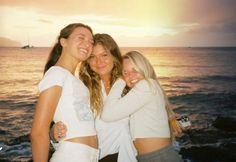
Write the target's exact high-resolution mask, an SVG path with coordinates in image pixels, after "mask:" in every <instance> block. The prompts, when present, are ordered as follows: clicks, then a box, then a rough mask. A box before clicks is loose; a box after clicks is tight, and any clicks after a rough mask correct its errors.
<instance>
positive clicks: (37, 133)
mask: <svg viewBox="0 0 236 162" xmlns="http://www.w3.org/2000/svg"><path fill="white" fill-rule="evenodd" d="M48 136H49V135H48V133H47V132H46V131H43V130H41V129H34V128H33V129H31V132H30V140H31V141H36V140H38V139H40V138H44V139H45V138H49V137H48Z"/></svg>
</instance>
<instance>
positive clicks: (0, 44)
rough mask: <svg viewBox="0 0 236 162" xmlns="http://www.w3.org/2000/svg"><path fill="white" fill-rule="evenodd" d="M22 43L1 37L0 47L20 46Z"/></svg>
mask: <svg viewBox="0 0 236 162" xmlns="http://www.w3.org/2000/svg"><path fill="white" fill-rule="evenodd" d="M20 46H21V44H20V43H19V42H17V41H14V40H11V39H8V38H4V37H0V47H20Z"/></svg>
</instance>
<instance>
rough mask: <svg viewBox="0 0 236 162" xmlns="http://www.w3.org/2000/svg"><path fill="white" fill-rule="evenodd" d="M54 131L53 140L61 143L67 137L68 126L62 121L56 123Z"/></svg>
mask: <svg viewBox="0 0 236 162" xmlns="http://www.w3.org/2000/svg"><path fill="white" fill-rule="evenodd" d="M52 129H53V138H54V139H55V140H56V141H60V140H61V139H63V138H65V137H66V132H67V128H66V125H65V124H64V123H62V122H61V121H59V122H57V123H55V124H54V125H53V128H52Z"/></svg>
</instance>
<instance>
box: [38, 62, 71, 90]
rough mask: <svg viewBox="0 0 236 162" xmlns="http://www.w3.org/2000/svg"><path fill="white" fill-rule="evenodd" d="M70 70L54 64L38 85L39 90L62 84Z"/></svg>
mask: <svg viewBox="0 0 236 162" xmlns="http://www.w3.org/2000/svg"><path fill="white" fill-rule="evenodd" d="M68 74H69V72H68V71H67V70H66V69H63V68H61V67H57V66H53V67H51V68H50V69H48V71H47V72H46V73H45V75H44V77H43V79H42V80H41V81H40V83H39V85H38V87H39V91H43V90H45V89H47V88H50V87H52V86H55V85H58V86H62V85H63V83H64V80H65V78H66V77H67V75H68Z"/></svg>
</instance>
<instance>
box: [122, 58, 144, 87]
mask: <svg viewBox="0 0 236 162" xmlns="http://www.w3.org/2000/svg"><path fill="white" fill-rule="evenodd" d="M122 73H123V78H124V80H125V82H126V84H127V86H128V87H130V88H132V87H133V86H134V85H135V84H136V83H137V82H139V81H140V80H142V79H144V76H143V75H142V74H141V73H140V72H138V71H137V68H136V67H135V65H134V63H133V62H132V61H131V60H130V59H128V58H125V59H124V60H123V71H122Z"/></svg>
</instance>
